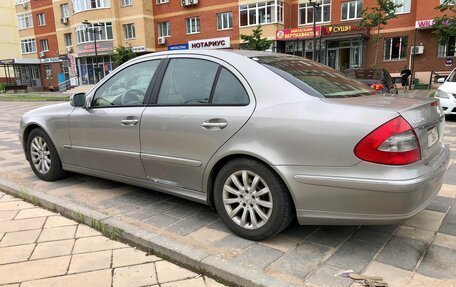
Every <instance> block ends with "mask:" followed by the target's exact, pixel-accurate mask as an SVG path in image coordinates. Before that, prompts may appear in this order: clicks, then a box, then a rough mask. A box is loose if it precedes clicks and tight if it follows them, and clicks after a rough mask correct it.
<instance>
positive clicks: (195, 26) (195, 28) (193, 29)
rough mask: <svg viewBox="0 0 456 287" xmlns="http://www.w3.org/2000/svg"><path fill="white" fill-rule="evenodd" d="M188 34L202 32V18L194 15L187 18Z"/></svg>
mask: <svg viewBox="0 0 456 287" xmlns="http://www.w3.org/2000/svg"><path fill="white" fill-rule="evenodd" d="M185 22H186V27H187V28H186V31H187V34H196V33H199V32H200V18H199V17H193V18H187V19H185Z"/></svg>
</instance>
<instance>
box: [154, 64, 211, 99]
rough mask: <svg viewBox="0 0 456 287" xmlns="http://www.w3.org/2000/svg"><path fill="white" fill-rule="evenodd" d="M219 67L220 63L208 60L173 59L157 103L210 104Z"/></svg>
mask: <svg viewBox="0 0 456 287" xmlns="http://www.w3.org/2000/svg"><path fill="white" fill-rule="evenodd" d="M218 68H219V65H218V64H216V63H213V62H210V61H206V60H200V59H172V60H171V61H170V62H169V65H168V68H167V70H166V73H165V76H164V78H163V81H162V84H161V87H160V92H159V94H158V100H157V104H159V105H200V104H208V103H209V100H210V96H211V90H212V87H213V86H214V80H215V76H216V74H217V70H218ZM188 71H192V73H189V72H188Z"/></svg>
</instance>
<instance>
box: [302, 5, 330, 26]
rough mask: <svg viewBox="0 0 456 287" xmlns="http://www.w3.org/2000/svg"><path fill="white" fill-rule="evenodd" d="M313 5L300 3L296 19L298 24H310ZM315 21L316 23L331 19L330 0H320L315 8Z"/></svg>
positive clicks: (312, 20)
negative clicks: (319, 3)
mask: <svg viewBox="0 0 456 287" xmlns="http://www.w3.org/2000/svg"><path fill="white" fill-rule="evenodd" d="M313 9H314V8H313V7H312V6H311V5H310V4H308V3H301V4H299V7H298V16H299V17H298V18H299V19H298V21H299V25H307V24H312V23H313V22H314V19H313ZM315 21H316V22H317V23H323V22H329V21H331V0H322V1H321V5H320V7H318V8H316V11H315Z"/></svg>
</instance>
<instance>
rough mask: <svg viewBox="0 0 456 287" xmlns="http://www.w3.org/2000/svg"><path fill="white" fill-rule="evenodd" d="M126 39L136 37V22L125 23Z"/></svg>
mask: <svg viewBox="0 0 456 287" xmlns="http://www.w3.org/2000/svg"><path fill="white" fill-rule="evenodd" d="M123 30H124V37H125V40H131V39H134V38H136V32H135V24H125V25H123Z"/></svg>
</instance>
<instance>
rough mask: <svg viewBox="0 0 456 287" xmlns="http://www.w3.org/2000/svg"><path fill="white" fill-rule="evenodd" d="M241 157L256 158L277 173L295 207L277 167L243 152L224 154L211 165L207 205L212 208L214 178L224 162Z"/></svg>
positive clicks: (292, 197)
mask: <svg viewBox="0 0 456 287" xmlns="http://www.w3.org/2000/svg"><path fill="white" fill-rule="evenodd" d="M241 158H247V159H252V160H256V161H258V162H260V163H262V164H264V165H266V166H267V167H269V168H270V169H271V170H272V171H273V172H274V173H275V174H276V175H277V177H278V178H279V180H281V181H282V183H283V184H284V185H285V186H286V187H287V192H288V194H289V195H290V197H291V199H292V204H293V208H294V207H295V203H294V196H293V193H292V192H291V191H290V187H289V186H288V184H287V182H286V181H285V180H284V179H283V176H282V175H281V174H280V172H279V171H278V170H277V169H275V168H274V166H273V165H272V164H270V163H268V162H267V161H266V160H264V159H262V158H261V157H258V156H256V155H251V154H245V153H234V154H229V155H225V156H224V157H222V158H220V159H218V160H217V162H216V163H215V164H214V165H213V166H212V167H211V170H210V172H209V175H208V179H207V184H206V187H207V189H206V192H207V203H208V204H209V206H211V207H212V208H213V207H214V184H215V178H216V177H217V174H218V173H219V171H220V170H221V169H222V167H223V166H224V165H225V164H226V163H228V162H230V161H232V160H236V159H241Z"/></svg>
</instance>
